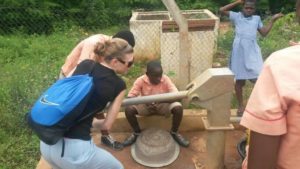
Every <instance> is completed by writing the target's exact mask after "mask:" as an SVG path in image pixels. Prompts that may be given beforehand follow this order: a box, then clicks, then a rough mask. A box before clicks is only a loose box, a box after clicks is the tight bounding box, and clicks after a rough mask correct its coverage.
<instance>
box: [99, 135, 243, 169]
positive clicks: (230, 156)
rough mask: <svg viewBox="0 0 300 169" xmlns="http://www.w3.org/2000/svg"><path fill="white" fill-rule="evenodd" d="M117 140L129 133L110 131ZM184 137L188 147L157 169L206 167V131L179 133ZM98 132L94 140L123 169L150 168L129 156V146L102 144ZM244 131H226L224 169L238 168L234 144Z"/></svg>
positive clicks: (238, 158)
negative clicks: (117, 161)
mask: <svg viewBox="0 0 300 169" xmlns="http://www.w3.org/2000/svg"><path fill="white" fill-rule="evenodd" d="M111 134H112V136H113V137H114V138H115V139H116V140H118V141H123V140H125V138H126V137H128V136H129V135H130V133H111ZM181 134H182V135H183V136H184V137H186V138H187V139H189V140H190V146H189V147H188V148H183V147H181V148H180V153H179V156H178V158H177V159H176V160H175V161H174V162H173V163H171V164H170V165H168V166H165V167H160V168H159V169H207V168H205V162H206V154H207V150H206V131H197V132H184V133H181ZM100 136H101V135H100V134H99V135H94V136H93V138H94V142H95V143H96V144H97V145H98V146H99V147H101V148H104V149H106V150H107V151H109V152H111V153H112V154H113V155H114V156H115V157H116V158H117V159H118V160H120V161H121V162H122V164H123V165H124V167H125V169H151V167H146V166H143V165H141V164H139V163H137V162H135V161H134V159H133V158H132V156H131V153H130V150H131V148H130V147H125V148H124V149H123V150H122V151H115V150H112V149H110V148H108V147H105V146H104V145H101V142H100ZM244 136H245V133H244V132H243V131H242V130H234V131H228V132H227V135H226V149H225V166H224V168H225V169H240V168H241V162H242V161H241V158H240V156H239V154H238V152H237V149H236V144H237V143H238V142H239V141H240V139H241V138H242V137H244Z"/></svg>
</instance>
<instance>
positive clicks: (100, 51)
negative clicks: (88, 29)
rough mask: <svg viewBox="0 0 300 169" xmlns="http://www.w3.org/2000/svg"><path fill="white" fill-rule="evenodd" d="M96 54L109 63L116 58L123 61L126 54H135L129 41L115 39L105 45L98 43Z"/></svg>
mask: <svg viewBox="0 0 300 169" xmlns="http://www.w3.org/2000/svg"><path fill="white" fill-rule="evenodd" d="M94 52H95V53H96V54H97V55H98V56H99V57H102V58H103V59H104V60H105V61H108V62H109V61H111V60H112V59H114V58H118V59H122V58H123V57H124V55H125V54H129V53H133V48H132V47H131V46H130V45H129V44H128V42H127V41H125V40H123V39H120V38H113V39H111V40H108V41H105V42H104V43H97V44H96V46H95V50H94Z"/></svg>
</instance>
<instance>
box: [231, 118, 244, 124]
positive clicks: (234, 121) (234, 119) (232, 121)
mask: <svg viewBox="0 0 300 169" xmlns="http://www.w3.org/2000/svg"><path fill="white" fill-rule="evenodd" d="M241 119H242V117H230V122H231V123H240V121H241Z"/></svg>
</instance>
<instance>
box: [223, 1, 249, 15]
mask: <svg viewBox="0 0 300 169" xmlns="http://www.w3.org/2000/svg"><path fill="white" fill-rule="evenodd" d="M242 3H244V0H237V1H235V2H232V3H230V4H228V5H225V6H223V7H221V8H220V9H219V11H220V12H221V14H223V15H226V16H229V11H230V10H231V9H232V8H234V7H235V6H237V5H239V4H242Z"/></svg>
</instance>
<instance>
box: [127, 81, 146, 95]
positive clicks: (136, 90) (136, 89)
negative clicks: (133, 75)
mask: <svg viewBox="0 0 300 169" xmlns="http://www.w3.org/2000/svg"><path fill="white" fill-rule="evenodd" d="M142 85H143V79H142V78H141V77H139V78H138V79H136V81H135V82H134V83H133V86H132V88H131V89H130V91H129V92H128V97H137V96H139V95H140V94H141V92H142Z"/></svg>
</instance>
